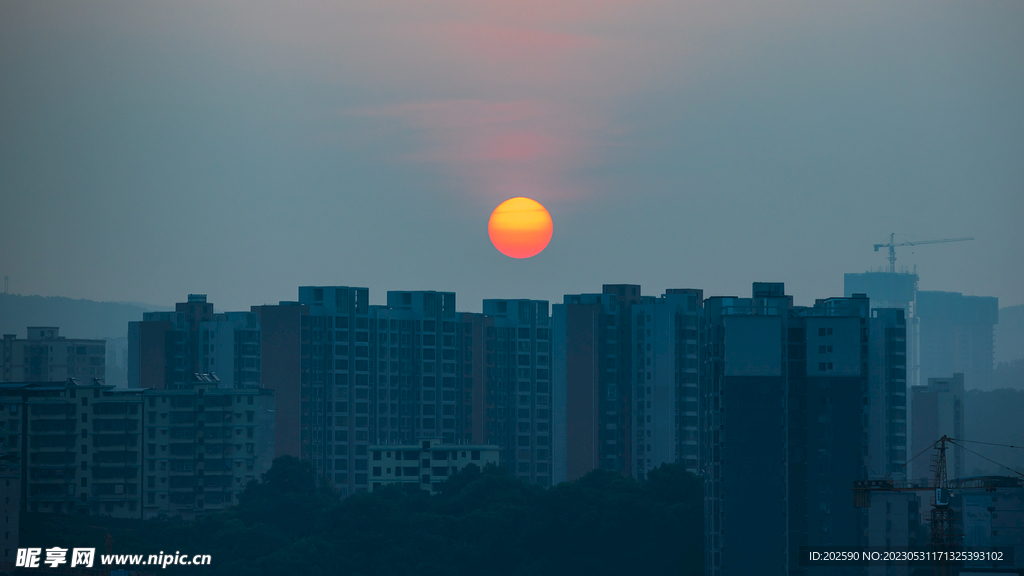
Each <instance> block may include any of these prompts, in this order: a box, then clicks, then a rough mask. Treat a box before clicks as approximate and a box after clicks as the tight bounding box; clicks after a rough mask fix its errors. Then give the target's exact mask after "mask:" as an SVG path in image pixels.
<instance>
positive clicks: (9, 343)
mask: <svg viewBox="0 0 1024 576" xmlns="http://www.w3.org/2000/svg"><path fill="white" fill-rule="evenodd" d="M27 335H28V337H27V338H26V339H24V340H20V339H18V337H17V336H16V335H15V334H4V337H3V340H2V341H0V345H2V349H0V382H29V381H49V380H52V381H57V380H66V379H68V378H80V379H92V378H100V379H102V378H103V377H104V376H105V375H106V369H105V362H106V342H105V341H104V340H86V339H81V338H70V339H69V338H65V337H63V336H61V335H60V329H59V328H56V327H49V326H30V327H29V328H28V334H27Z"/></svg>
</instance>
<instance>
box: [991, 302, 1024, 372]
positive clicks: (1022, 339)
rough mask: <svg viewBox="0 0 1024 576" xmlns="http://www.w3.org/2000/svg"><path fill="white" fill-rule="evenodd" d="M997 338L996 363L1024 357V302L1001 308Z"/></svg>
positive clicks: (996, 332) (997, 325)
mask: <svg viewBox="0 0 1024 576" xmlns="http://www.w3.org/2000/svg"><path fill="white" fill-rule="evenodd" d="M995 338H996V364H999V363H1000V362H1013V361H1014V360H1019V359H1021V358H1024V304H1022V305H1020V306H1007V307H1006V308H1000V309H999V323H998V324H996V330H995Z"/></svg>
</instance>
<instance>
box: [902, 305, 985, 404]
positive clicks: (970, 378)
mask: <svg viewBox="0 0 1024 576" xmlns="http://www.w3.org/2000/svg"><path fill="white" fill-rule="evenodd" d="M917 304H918V316H919V317H920V319H921V380H922V383H923V382H924V381H925V380H926V379H928V378H937V377H948V376H949V375H950V374H953V373H954V372H959V373H962V374H963V376H964V383H965V384H966V385H967V386H969V387H970V388H983V389H984V388H988V386H989V382H990V381H991V379H992V366H993V364H994V360H995V347H994V344H993V334H994V330H995V325H996V324H997V323H998V322H999V299H998V298H992V297H984V296H964V295H963V294H960V293H959V292H933V291H920V292H918V293H917Z"/></svg>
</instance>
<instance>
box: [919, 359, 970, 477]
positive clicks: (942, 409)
mask: <svg viewBox="0 0 1024 576" xmlns="http://www.w3.org/2000/svg"><path fill="white" fill-rule="evenodd" d="M911 403H912V406H913V412H912V413H911V424H912V427H911V438H910V442H911V452H912V453H913V454H914V455H917V454H920V453H922V452H925V451H926V450H928V448H929V447H930V446H931V445H932V444H934V443H935V442H936V441H937V440H938V439H939V438H941V437H942V436H949V437H950V438H957V439H962V438H963V437H964V375H963V374H960V373H956V374H953V376H952V377H951V378H929V379H928V383H927V384H925V385H924V386H914V387H912V388H911ZM950 452H951V453H950V456H949V457H947V460H946V469H947V470H948V472H947V473H948V475H949V477H950V478H961V477H963V475H964V449H963V447H961V446H960V445H959V444H955V445H954V446H953V449H952V450H951V451H950ZM931 456H932V455H931V454H925V456H923V457H921V458H918V459H916V460H915V461H913V462H911V463H910V474H911V476H910V478H912V479H915V480H918V479H924V480H927V479H931V478H932V460H931Z"/></svg>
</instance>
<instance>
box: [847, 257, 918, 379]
mask: <svg viewBox="0 0 1024 576" xmlns="http://www.w3.org/2000/svg"><path fill="white" fill-rule="evenodd" d="M917 283H918V277H917V274H911V273H909V272H864V273H860V274H844V275H843V296H845V297H846V298H850V297H851V296H853V295H854V294H867V295H868V298H869V299H870V300H871V308H872V309H875V308H898V309H900V310H903V317H904V319H905V323H906V330H907V356H906V366H907V368H906V369H907V385H908V386H916V385H918V384H919V383H920V360H919V346H918V339H919V337H920V335H919V325H918V310H917Z"/></svg>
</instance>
